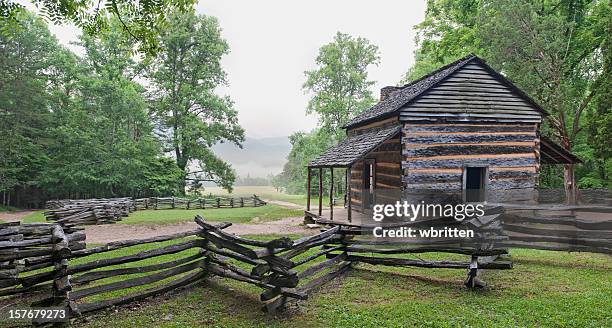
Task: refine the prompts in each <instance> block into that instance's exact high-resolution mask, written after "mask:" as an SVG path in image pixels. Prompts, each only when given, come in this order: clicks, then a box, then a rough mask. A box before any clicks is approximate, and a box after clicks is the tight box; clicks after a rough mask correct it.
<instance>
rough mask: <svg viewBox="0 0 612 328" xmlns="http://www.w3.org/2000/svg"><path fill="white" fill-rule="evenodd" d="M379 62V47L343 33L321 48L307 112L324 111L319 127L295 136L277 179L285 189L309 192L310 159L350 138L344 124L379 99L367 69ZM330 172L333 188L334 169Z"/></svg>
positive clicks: (309, 74)
mask: <svg viewBox="0 0 612 328" xmlns="http://www.w3.org/2000/svg"><path fill="white" fill-rule="evenodd" d="M379 61H380V56H379V54H378V47H377V46H375V45H373V44H371V43H370V41H368V40H367V39H364V38H360V37H358V38H355V37H352V36H350V35H348V34H344V33H340V32H338V33H337V34H336V36H335V37H334V41H333V42H331V43H329V44H326V45H323V46H322V47H321V48H320V49H319V54H318V56H317V58H316V60H315V63H316V64H317V68H316V69H314V70H311V71H306V72H305V73H304V74H305V75H306V82H305V83H304V86H303V88H304V89H305V90H306V91H307V92H309V93H310V94H311V95H312V97H311V99H310V101H309V102H308V107H307V108H306V113H308V114H317V115H318V117H319V128H317V129H315V130H313V131H311V132H310V133H304V132H297V133H294V134H293V135H291V136H290V137H289V140H290V142H291V152H290V153H289V156H288V157H287V163H286V164H285V166H284V168H283V172H282V173H281V174H280V175H278V176H277V177H275V179H274V181H273V183H274V186H275V187H278V188H280V187H283V188H284V189H285V190H286V191H287V192H289V193H305V192H306V184H307V174H308V173H307V169H306V166H307V165H308V163H309V162H310V161H312V160H314V159H315V158H316V157H318V156H319V155H321V153H323V152H324V151H325V150H326V149H327V148H329V147H331V146H333V145H334V144H336V143H337V142H338V141H340V140H342V139H344V138H345V137H346V136H345V133H344V130H342V126H344V125H345V124H346V123H348V122H349V121H350V120H351V119H353V118H354V117H355V116H357V115H358V114H360V113H361V112H363V111H364V110H365V109H367V108H368V107H370V106H372V105H373V104H374V102H375V101H376V100H375V99H374V97H373V96H372V92H371V91H370V87H371V86H372V85H373V84H374V82H373V81H370V80H368V71H367V69H368V67H369V66H371V65H378V63H379ZM325 174H326V176H325V186H328V185H329V184H328V179H329V178H328V177H327V174H328V172H326V173H325ZM340 180H342V179H337V181H340ZM336 190H340V188H336Z"/></svg>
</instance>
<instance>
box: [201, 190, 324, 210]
mask: <svg viewBox="0 0 612 328" xmlns="http://www.w3.org/2000/svg"><path fill="white" fill-rule="evenodd" d="M204 193H205V194H208V193H211V194H213V195H233V196H237V197H245V196H251V195H253V194H255V195H257V196H259V197H261V198H263V199H271V200H279V201H283V202H289V203H293V204H297V205H302V206H306V195H290V194H285V193H282V192H278V191H276V189H274V187H271V186H238V187H235V188H234V191H233V192H232V193H231V194H229V193H228V192H227V191H225V190H224V189H222V188H219V187H206V188H205V189H204ZM311 201H312V204H317V203H318V198H317V197H316V196H313V197H312V199H311ZM323 204H324V205H325V206H327V204H329V196H324V197H323Z"/></svg>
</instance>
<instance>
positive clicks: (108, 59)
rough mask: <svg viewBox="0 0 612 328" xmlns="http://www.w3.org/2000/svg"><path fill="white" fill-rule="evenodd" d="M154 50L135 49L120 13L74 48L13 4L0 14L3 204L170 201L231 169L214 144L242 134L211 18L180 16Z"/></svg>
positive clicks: (225, 182)
mask: <svg viewBox="0 0 612 328" xmlns="http://www.w3.org/2000/svg"><path fill="white" fill-rule="evenodd" d="M167 21H168V23H167V27H168V28H166V29H164V30H163V32H162V33H160V34H159V35H158V36H157V39H156V41H157V44H158V48H157V50H156V51H155V52H153V53H149V52H144V51H137V50H136V49H135V46H134V43H133V40H132V39H131V38H129V37H126V33H125V30H124V26H123V24H122V22H121V21H120V20H119V19H116V18H113V17H112V16H109V18H108V25H107V27H106V28H105V29H101V30H100V31H98V32H96V33H94V34H90V33H83V34H82V36H81V37H80V39H79V42H78V46H80V47H82V49H83V54H82V55H81V54H75V53H74V52H72V51H71V50H69V49H67V48H66V47H65V46H62V45H61V44H59V42H58V40H57V39H56V38H55V37H54V36H53V35H52V34H51V33H50V32H49V29H48V26H47V24H46V22H45V21H44V20H43V19H42V18H40V17H39V16H37V15H36V14H34V13H32V12H28V11H26V10H20V11H19V12H18V13H17V14H15V17H14V18H13V19H12V20H10V19H4V20H1V21H0V30H1V31H2V33H0V62H1V64H0V79H1V80H0V116H1V120H0V149H2V151H1V152H0V191H1V192H2V203H3V204H5V205H13V206H22V207H36V206H38V205H39V204H40V202H41V201H44V200H45V199H50V198H85V197H116V196H154V195H159V196H170V195H177V194H183V193H184V192H185V190H186V187H187V188H198V186H199V185H200V184H201V183H202V182H204V181H212V182H215V183H216V184H217V185H220V186H223V187H224V188H226V189H231V187H232V184H233V182H234V179H235V174H234V171H233V170H232V169H231V167H230V165H229V164H227V163H225V162H224V161H223V160H221V159H220V158H218V157H217V156H215V154H214V153H213V152H212V151H211V150H210V147H211V146H212V145H213V144H215V143H217V142H219V141H225V142H231V143H235V144H237V145H240V143H241V142H242V141H243V140H244V130H243V129H242V128H241V126H240V125H239V124H238V119H237V111H236V110H235V109H234V108H233V104H232V100H231V99H230V98H228V97H224V96H219V95H217V94H215V92H214V89H215V88H216V87H217V86H218V85H223V84H225V83H226V82H227V81H226V74H225V72H224V70H223V68H222V67H221V64H220V60H221V58H222V56H224V55H225V54H226V53H227V52H228V51H229V45H228V44H227V42H226V41H225V40H224V39H223V38H222V36H221V34H220V27H219V24H218V22H217V20H216V19H215V18H214V17H208V16H201V15H196V14H195V13H194V11H191V10H186V11H184V12H179V11H176V12H175V13H173V14H170V15H168V17H167Z"/></svg>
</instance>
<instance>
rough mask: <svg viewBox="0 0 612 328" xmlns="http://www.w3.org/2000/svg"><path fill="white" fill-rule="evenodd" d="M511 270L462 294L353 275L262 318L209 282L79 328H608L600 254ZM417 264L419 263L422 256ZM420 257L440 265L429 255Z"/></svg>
mask: <svg viewBox="0 0 612 328" xmlns="http://www.w3.org/2000/svg"><path fill="white" fill-rule="evenodd" d="M512 255H513V258H514V261H515V268H514V269H513V270H507V271H494V270H490V271H487V272H485V273H484V278H485V280H486V281H488V282H489V283H490V286H489V287H488V288H486V289H484V290H480V291H468V290H466V289H465V288H464V287H463V285H462V279H463V278H464V275H465V272H463V271H462V270H449V269H418V268H382V267H380V268H379V267H374V266H369V265H363V264H362V265H357V266H356V268H355V270H352V271H350V272H349V274H348V275H347V276H346V277H345V278H344V279H341V280H339V281H334V282H332V283H330V284H329V285H327V287H325V288H323V290H321V291H319V292H317V293H316V294H314V295H313V296H312V297H311V299H309V300H308V301H304V302H300V303H299V305H293V306H290V308H289V311H288V312H287V314H284V315H281V316H280V317H276V318H274V317H270V316H267V315H265V314H264V313H261V312H260V311H259V306H260V305H259V303H258V301H257V296H258V292H259V290H258V289H257V288H253V287H251V286H244V285H243V284H240V283H237V282H233V281H228V280H227V279H212V282H210V283H202V284H199V285H198V286H195V287H193V288H191V289H188V290H185V291H182V292H178V293H176V294H175V295H168V296H166V297H164V298H163V299H164V300H163V301H155V302H153V303H148V304H143V305H142V306H140V307H133V308H132V309H125V308H124V309H121V310H120V311H119V312H118V313H113V314H112V315H109V314H110V313H112V312H110V311H107V312H102V313H100V314H97V315H96V316H94V317H92V318H91V319H90V320H88V322H86V323H82V326H84V327H107V326H113V327H130V326H153V325H154V326H158V327H187V326H197V325H209V326H223V327H330V326H331V327H412V326H417V327H418V326H422V327H432V326H434V327H449V326H473V327H490V326H501V327H517V326H518V327H530V326H569V327H603V326H608V325H609V323H610V320H612V315H611V313H610V311H609V309H610V298H611V297H612V282H611V281H610V279H609V277H610V273H612V264H611V261H610V257H609V256H605V255H600V254H567V253H557V252H546V251H534V250H513V251H512ZM424 257H425V256H424ZM426 257H428V258H429V257H431V258H442V257H445V258H448V256H446V255H440V254H431V255H428V256H426Z"/></svg>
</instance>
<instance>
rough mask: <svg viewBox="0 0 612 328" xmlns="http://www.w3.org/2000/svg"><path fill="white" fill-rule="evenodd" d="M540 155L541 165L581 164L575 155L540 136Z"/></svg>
mask: <svg viewBox="0 0 612 328" xmlns="http://www.w3.org/2000/svg"><path fill="white" fill-rule="evenodd" d="M540 154H541V156H542V158H541V161H542V164H578V163H582V161H581V160H580V158H578V157H576V155H574V154H572V153H570V152H569V151H568V150H567V149H565V148H564V147H563V146H560V145H558V144H557V143H555V142H554V141H552V140H551V139H549V138H547V137H545V136H540Z"/></svg>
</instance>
